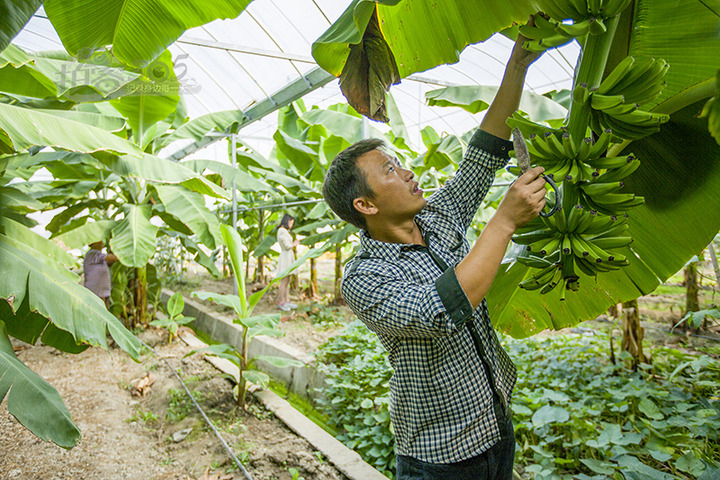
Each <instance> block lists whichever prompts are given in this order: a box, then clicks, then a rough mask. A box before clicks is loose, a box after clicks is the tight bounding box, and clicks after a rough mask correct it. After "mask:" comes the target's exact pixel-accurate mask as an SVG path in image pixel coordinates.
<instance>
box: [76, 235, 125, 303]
mask: <svg viewBox="0 0 720 480" xmlns="http://www.w3.org/2000/svg"><path fill="white" fill-rule="evenodd" d="M104 246H105V244H104V243H103V242H102V241H100V242H94V243H91V244H90V250H88V252H87V253H86V254H85V259H84V260H83V273H84V275H85V287H86V288H88V289H89V290H91V291H92V292H93V293H94V294H95V295H97V296H98V297H100V298H102V300H103V302H105V306H106V307H108V306H109V305H110V287H111V282H110V268H109V267H108V265H112V264H113V263H115V262H117V257H116V256H115V255H113V254H112V253H103V251H102V249H103V247H104Z"/></svg>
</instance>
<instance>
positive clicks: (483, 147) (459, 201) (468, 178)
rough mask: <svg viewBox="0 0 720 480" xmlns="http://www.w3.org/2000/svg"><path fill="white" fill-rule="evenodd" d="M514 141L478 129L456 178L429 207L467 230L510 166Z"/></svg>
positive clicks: (436, 193)
mask: <svg viewBox="0 0 720 480" xmlns="http://www.w3.org/2000/svg"><path fill="white" fill-rule="evenodd" d="M510 150H512V142H510V141H508V140H505V139H503V138H500V137H496V136H494V135H492V134H490V133H487V132H485V131H483V130H480V129H478V130H477V131H476V132H475V134H474V135H473V137H472V139H471V140H470V142H469V144H468V149H467V151H466V152H465V156H464V157H463V161H462V162H460V165H459V166H458V169H457V171H456V172H455V175H454V176H453V177H452V178H451V179H450V180H448V181H447V182H446V183H445V185H443V187H442V188H441V189H440V190H438V191H437V192H435V193H434V194H433V195H431V196H430V198H428V204H430V205H432V207H433V208H435V209H438V210H440V211H445V212H446V213H447V214H448V215H449V216H450V217H452V218H455V219H457V220H459V221H460V224H461V225H462V227H463V230H464V229H467V227H468V226H469V225H470V222H472V219H473V217H474V216H475V212H477V210H478V208H480V204H481V203H482V200H483V198H485V195H486V194H487V192H488V189H489V188H490V185H492V183H493V180H494V179H495V172H496V171H497V170H499V169H501V168H503V167H504V166H505V165H507V163H508V159H509V153H508V152H509V151H510Z"/></svg>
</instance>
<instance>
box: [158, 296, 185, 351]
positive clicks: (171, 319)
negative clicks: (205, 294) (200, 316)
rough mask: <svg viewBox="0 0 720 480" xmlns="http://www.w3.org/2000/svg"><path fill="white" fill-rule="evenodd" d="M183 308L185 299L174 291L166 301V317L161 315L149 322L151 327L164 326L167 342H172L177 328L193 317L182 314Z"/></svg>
mask: <svg viewBox="0 0 720 480" xmlns="http://www.w3.org/2000/svg"><path fill="white" fill-rule="evenodd" d="M184 309H185V300H183V297H182V294H181V293H180V292H177V293H175V294H174V295H173V296H172V297H170V300H168V302H167V306H166V310H167V317H161V318H158V319H157V320H153V321H152V322H150V325H152V326H153V327H160V328H165V329H167V331H168V343H172V341H173V339H174V338H175V337H176V336H177V332H178V329H179V328H180V327H181V326H183V325H187V324H188V323H191V322H192V321H194V320H195V317H186V316H185V315H183V314H182V313H183V310H184Z"/></svg>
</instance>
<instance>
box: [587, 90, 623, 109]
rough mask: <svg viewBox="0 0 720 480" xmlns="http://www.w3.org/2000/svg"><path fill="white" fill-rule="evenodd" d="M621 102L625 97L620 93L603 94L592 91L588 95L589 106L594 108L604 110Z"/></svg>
mask: <svg viewBox="0 0 720 480" xmlns="http://www.w3.org/2000/svg"><path fill="white" fill-rule="evenodd" d="M623 103H625V97H624V96H622V95H603V94H601V93H597V92H594V93H593V94H592V95H591V96H590V106H591V107H592V108H593V109H594V110H605V109H607V108H612V107H616V106H618V105H621V104H623Z"/></svg>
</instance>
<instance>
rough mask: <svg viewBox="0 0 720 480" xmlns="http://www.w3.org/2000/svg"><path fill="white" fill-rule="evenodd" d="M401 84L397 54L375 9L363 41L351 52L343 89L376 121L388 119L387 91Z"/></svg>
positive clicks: (356, 104) (351, 101)
mask: <svg viewBox="0 0 720 480" xmlns="http://www.w3.org/2000/svg"><path fill="white" fill-rule="evenodd" d="M398 83H400V73H399V72H398V67H397V63H396V62H395V56H394V55H393V53H392V51H391V50H390V46H389V45H388V43H387V42H386V41H385V38H384V37H383V35H382V32H381V31H380V27H379V25H378V19H377V12H373V14H372V17H371V18H370V21H369V22H368V26H367V28H366V29H365V33H364V35H363V39H362V41H361V42H360V43H358V44H354V45H350V55H349V56H348V59H347V62H346V63H345V66H344V68H343V71H342V73H341V74H340V90H341V91H342V93H343V95H345V98H347V101H348V103H349V104H350V105H352V106H353V108H355V110H357V111H358V112H359V113H360V114H362V115H365V116H366V117H368V118H371V119H373V120H378V121H381V122H388V121H389V119H388V116H387V108H386V106H385V94H386V93H387V91H388V90H389V88H390V85H395V84H398Z"/></svg>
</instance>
